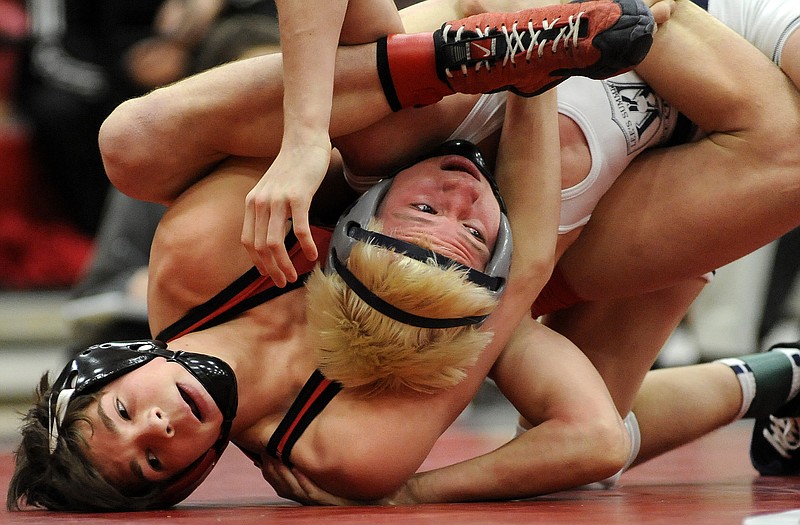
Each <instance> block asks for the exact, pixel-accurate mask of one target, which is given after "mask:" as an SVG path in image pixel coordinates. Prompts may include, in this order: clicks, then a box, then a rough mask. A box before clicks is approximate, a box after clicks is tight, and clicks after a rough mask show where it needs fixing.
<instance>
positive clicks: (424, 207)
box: [412, 203, 436, 215]
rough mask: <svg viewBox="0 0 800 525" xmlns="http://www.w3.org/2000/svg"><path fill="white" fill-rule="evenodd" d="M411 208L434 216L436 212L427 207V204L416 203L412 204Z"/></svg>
mask: <svg viewBox="0 0 800 525" xmlns="http://www.w3.org/2000/svg"><path fill="white" fill-rule="evenodd" d="M412 206H413V207H415V208H416V209H418V210H419V211H421V212H422V213H430V214H431V215H436V210H434V209H433V207H431V206H429V205H428V204H423V203H418V204H412Z"/></svg>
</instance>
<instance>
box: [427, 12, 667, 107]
mask: <svg viewBox="0 0 800 525" xmlns="http://www.w3.org/2000/svg"><path fill="white" fill-rule="evenodd" d="M654 29H655V20H654V19H653V15H652V14H651V13H650V10H649V9H648V8H647V7H646V6H645V5H644V4H643V3H642V2H641V1H640V0H587V1H581V0H577V1H573V2H571V3H568V4H563V5H553V6H548V7H543V8H534V9H526V10H524V11H519V12H518V13H483V14H479V15H474V16H470V17H467V18H464V19H461V20H456V21H454V22H450V23H447V24H445V25H443V26H442V28H441V29H440V30H438V31H436V32H435V33H434V45H435V48H436V71H437V74H438V76H439V79H440V80H442V81H443V82H445V83H446V84H447V85H448V86H450V87H451V88H452V89H453V91H455V92H458V93H473V94H477V93H491V92H494V91H501V90H506V89H507V90H510V91H512V92H513V93H516V94H518V95H525V96H533V95H536V94H538V93H541V92H543V91H545V90H547V89H549V88H551V87H553V86H555V85H556V84H558V83H560V82H562V81H564V80H566V79H567V78H568V77H570V76H584V77H589V78H595V79H602V78H608V77H610V76H613V75H616V74H618V73H621V72H623V71H626V70H628V69H631V68H632V67H633V66H635V65H636V64H638V63H639V62H641V61H642V60H643V59H644V57H645V55H646V54H647V52H648V51H649V50H650V46H651V44H652V42H653V31H654Z"/></svg>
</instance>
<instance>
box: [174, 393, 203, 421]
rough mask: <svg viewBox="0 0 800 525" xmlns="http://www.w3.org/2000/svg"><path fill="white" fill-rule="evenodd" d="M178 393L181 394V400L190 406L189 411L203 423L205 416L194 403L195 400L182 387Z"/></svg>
mask: <svg viewBox="0 0 800 525" xmlns="http://www.w3.org/2000/svg"><path fill="white" fill-rule="evenodd" d="M178 393H180V395H181V398H182V399H183V400H184V402H185V403H186V404H187V405H189V410H191V411H192V414H193V415H194V417H196V418H197V420H198V421H201V422H202V421H203V415H202V414H201V413H200V409H199V408H198V407H197V403H195V402H194V399H192V397H191V396H190V395H189V394H188V393H187V392H186V391H185V390H184V389H183V388H181V387H178Z"/></svg>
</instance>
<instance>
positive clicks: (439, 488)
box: [392, 319, 627, 504]
mask: <svg viewBox="0 0 800 525" xmlns="http://www.w3.org/2000/svg"><path fill="white" fill-rule="evenodd" d="M493 377H494V379H495V381H496V382H497V385H498V387H499V388H500V389H501V390H502V391H503V393H504V394H505V395H506V396H507V397H508V398H509V400H511V401H512V403H513V404H514V406H515V407H516V408H517V409H518V410H519V411H520V413H521V414H522V416H523V417H524V418H525V419H527V420H528V421H530V422H531V423H532V424H533V427H532V428H530V429H529V430H527V431H525V432H524V433H522V434H521V435H519V436H518V437H516V438H514V439H512V440H511V441H509V442H508V443H506V444H505V445H503V446H502V447H500V448H498V449H496V450H494V451H492V452H490V453H488V454H485V455H482V456H479V457H476V458H473V459H470V460H467V461H464V462H461V463H457V464H454V465H451V466H448V467H444V468H441V469H436V470H432V471H428V472H423V473H419V474H417V475H415V476H414V477H413V478H412V479H411V480H410V481H409V483H408V484H407V485H406V487H404V489H403V490H401V491H400V492H399V493H398V494H397V496H396V497H395V499H394V501H392V502H393V503H399V504H403V503H419V502H431V503H432V502H458V501H475V500H489V499H518V498H527V497H532V496H536V495H540V494H545V493H549V492H555V491H558V490H562V489H565V488H569V487H574V486H577V485H581V484H585V483H589V482H593V481H597V480H600V479H604V478H606V477H608V476H610V475H613V474H614V473H615V472H617V471H618V470H619V469H620V468H621V467H622V465H623V464H624V462H625V459H626V457H627V434H626V433H625V431H624V428H623V426H622V422H621V420H620V418H619V416H618V415H617V412H616V408H615V407H614V404H613V402H612V400H611V396H610V395H609V394H608V392H607V391H606V389H605V385H604V384H603V381H602V379H601V378H600V377H599V375H598V374H597V372H596V371H595V370H594V367H593V366H592V365H591V363H589V362H588V360H587V359H586V358H585V357H584V356H583V354H582V353H581V352H580V350H578V348H577V347H575V346H574V345H572V344H571V343H569V342H568V341H567V340H566V339H564V338H563V337H561V336H560V335H558V334H557V333H555V332H552V331H550V330H549V329H547V328H546V327H544V326H542V325H540V324H538V323H536V322H535V321H533V320H532V319H526V320H525V321H524V322H523V323H522V324H521V325H520V328H519V329H518V331H517V333H516V334H515V336H514V339H513V341H512V342H511V343H510V344H509V346H508V348H507V349H506V350H505V351H504V352H503V354H502V355H501V356H500V358H499V359H498V361H497V364H496V366H495V369H494V373H493Z"/></svg>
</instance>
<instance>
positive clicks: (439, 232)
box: [378, 155, 500, 270]
mask: <svg viewBox="0 0 800 525" xmlns="http://www.w3.org/2000/svg"><path fill="white" fill-rule="evenodd" d="M378 217H379V218H380V219H381V220H382V221H383V226H384V232H385V233H387V234H389V235H391V236H393V237H395V238H398V239H402V240H404V241H408V242H413V243H417V244H419V243H420V241H423V240H424V241H425V243H426V244H429V246H430V248H431V249H433V250H434V251H435V252H437V253H440V254H441V255H444V256H446V257H450V258H451V259H453V260H455V261H458V262H460V263H462V264H465V265H467V266H470V267H472V268H476V269H479V270H482V269H483V268H485V267H486V264H487V263H488V262H489V258H490V257H491V253H492V250H493V249H494V245H495V242H496V241H497V231H498V228H499V225H500V205H499V204H498V202H497V199H496V198H495V196H494V193H493V192H492V188H491V186H490V185H489V182H488V181H487V180H486V179H485V178H484V177H483V176H482V175H481V173H480V171H478V168H477V167H476V166H475V165H474V164H473V163H472V162H470V161H469V160H468V159H466V158H465V157H462V156H460V155H447V156H443V157H433V158H430V159H426V160H424V161H422V162H419V163H417V164H415V165H413V166H411V167H410V168H407V169H405V170H403V171H401V172H400V173H398V174H397V175H396V176H395V179H394V182H392V186H391V188H390V189H389V191H388V192H387V194H386V197H385V198H384V199H383V202H382V203H381V208H380V211H379V213H378Z"/></svg>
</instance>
